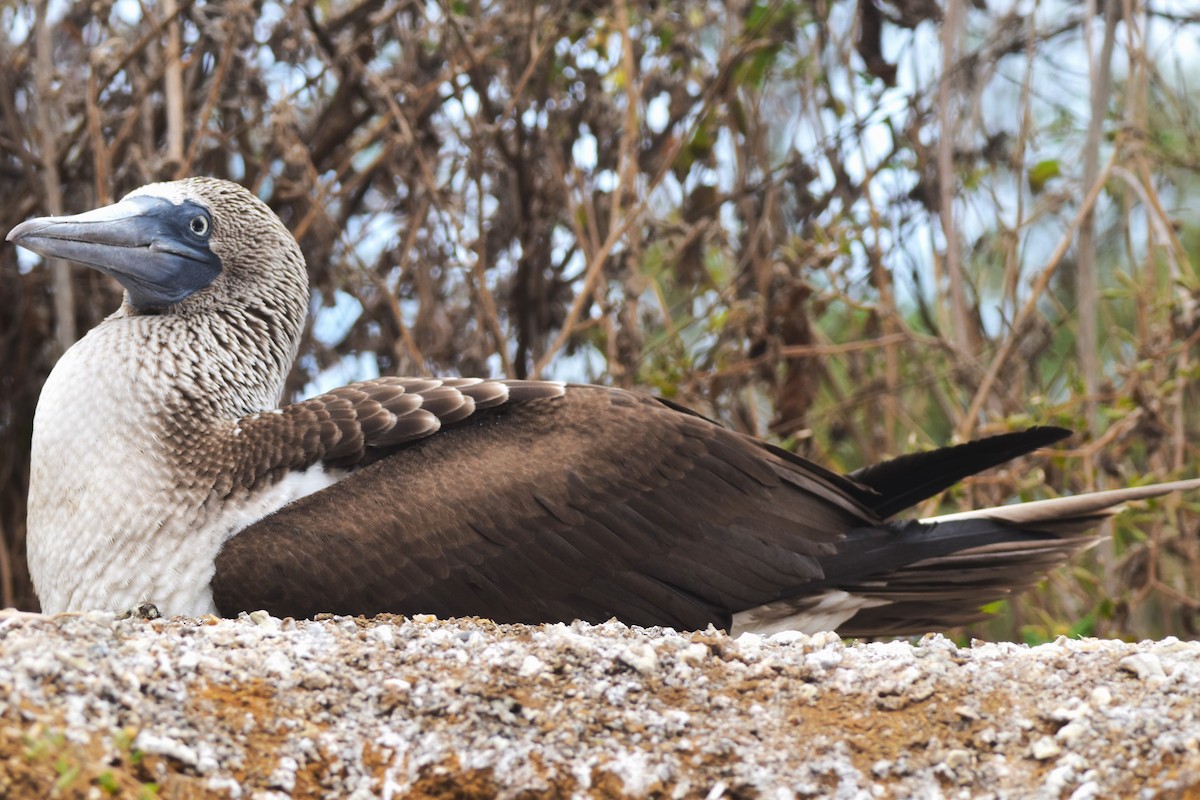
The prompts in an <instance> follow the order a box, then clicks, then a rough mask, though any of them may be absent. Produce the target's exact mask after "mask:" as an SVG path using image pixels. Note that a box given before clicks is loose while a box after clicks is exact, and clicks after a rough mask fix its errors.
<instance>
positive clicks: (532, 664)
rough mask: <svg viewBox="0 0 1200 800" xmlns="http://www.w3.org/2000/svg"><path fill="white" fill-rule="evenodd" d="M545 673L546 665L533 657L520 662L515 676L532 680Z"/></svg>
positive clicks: (529, 656)
mask: <svg viewBox="0 0 1200 800" xmlns="http://www.w3.org/2000/svg"><path fill="white" fill-rule="evenodd" d="M545 671H546V665H545V664H544V663H542V660H541V659H540V658H538V657H537V656H535V655H527V656H525V660H524V661H522V662H521V668H520V669H519V670H517V674H518V675H520V676H521V677H522V678H532V677H534V676H536V675H541V674H542V673H543V672H545Z"/></svg>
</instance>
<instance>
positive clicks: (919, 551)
mask: <svg viewBox="0 0 1200 800" xmlns="http://www.w3.org/2000/svg"><path fill="white" fill-rule="evenodd" d="M1194 489H1200V479H1196V480H1186V481H1174V482H1172V483H1160V484H1156V485H1153V486H1138V487H1133V488H1128V489H1116V490H1113V491H1107V492H1094V493H1091V494H1084V495H1076V496H1072V497H1060V498H1056V499H1053V500H1041V501H1036V502H1032V503H1021V504H1016V505H1009V506H1000V507H997V508H987V509H980V510H977V511H967V512H963V513H959V514H946V515H943V516H939V517H932V518H929V519H925V520H920V521H917V522H910V523H904V524H901V525H891V526H880V527H870V528H861V529H858V530H855V531H851V532H850V534H848V535H847V537H846V538H845V539H844V540H843V541H842V543H841V545H840V546H839V548H838V552H837V553H836V554H834V555H831V556H829V557H827V558H825V559H822V568H823V569H824V572H825V579H824V580H823V581H820V582H817V583H811V584H808V585H806V586H805V587H804V590H805V594H804V596H803V597H795V598H783V599H781V600H779V601H776V602H774V603H771V604H768V605H767V606H763V607H760V608H756V609H750V610H747V611H745V612H742V613H740V614H739V615H737V616H735V618H734V623H735V627H738V628H740V629H742V630H759V631H774V630H782V629H785V628H796V629H800V630H808V631H813V630H815V628H814V627H813V626H814V625H816V626H819V625H825V626H828V627H836V629H837V632H838V633H839V634H841V635H843V636H903V635H911V634H919V633H924V632H926V631H929V630H942V629H945V628H950V627H955V626H958V625H965V624H968V623H971V622H977V621H979V620H981V619H984V618H986V616H987V614H986V613H985V612H984V611H983V610H982V607H983V606H984V605H986V604H988V603H991V602H994V601H996V600H999V599H1002V598H1004V597H1007V596H1009V595H1011V594H1015V593H1018V592H1021V591H1023V590H1024V589H1027V588H1029V587H1031V586H1033V585H1034V584H1035V583H1037V582H1038V581H1039V580H1040V579H1041V578H1042V577H1043V576H1044V575H1045V574H1046V573H1047V572H1048V571H1049V570H1051V569H1053V568H1054V567H1056V566H1058V565H1060V564H1062V563H1063V562H1065V561H1067V559H1069V558H1070V557H1071V556H1072V555H1074V554H1075V553H1077V552H1079V551H1081V550H1085V549H1087V548H1089V547H1092V546H1094V545H1095V544H1096V543H1098V542H1099V541H1100V540H1101V539H1100V537H1098V536H1094V535H1091V534H1089V533H1088V531H1089V530H1090V529H1092V528H1094V527H1095V526H1096V525H1097V524H1098V523H1099V522H1102V521H1104V520H1105V519H1107V518H1108V517H1110V516H1112V515H1113V514H1115V513H1117V512H1118V511H1120V510H1121V508H1122V507H1123V505H1124V504H1126V503H1130V502H1134V501H1137V500H1145V499H1148V498H1152V497H1158V496H1161V495H1165V494H1169V493H1171V492H1180V491H1189V490H1194ZM816 600H820V603H819V604H818V603H816V602H815V601H816ZM818 612H819V613H818Z"/></svg>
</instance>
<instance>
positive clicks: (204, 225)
mask: <svg viewBox="0 0 1200 800" xmlns="http://www.w3.org/2000/svg"><path fill="white" fill-rule="evenodd" d="M188 227H189V228H190V229H191V231H192V233H194V234H196V235H197V236H199V237H201V238H204V237H205V236H208V229H209V223H208V217H206V216H204V215H203V214H197V215H196V216H194V217H192V219H191V221H189V222H188Z"/></svg>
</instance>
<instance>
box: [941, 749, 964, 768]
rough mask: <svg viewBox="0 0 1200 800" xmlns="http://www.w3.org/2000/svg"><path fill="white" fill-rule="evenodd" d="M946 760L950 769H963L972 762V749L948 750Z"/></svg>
mask: <svg viewBox="0 0 1200 800" xmlns="http://www.w3.org/2000/svg"><path fill="white" fill-rule="evenodd" d="M944 761H945V762H946V766H947V767H949V768H950V769H961V768H962V767H965V766H967V765H968V764H970V763H971V751H970V750H962V749H959V748H954V749H953V750H947V751H946V757H945V759H944Z"/></svg>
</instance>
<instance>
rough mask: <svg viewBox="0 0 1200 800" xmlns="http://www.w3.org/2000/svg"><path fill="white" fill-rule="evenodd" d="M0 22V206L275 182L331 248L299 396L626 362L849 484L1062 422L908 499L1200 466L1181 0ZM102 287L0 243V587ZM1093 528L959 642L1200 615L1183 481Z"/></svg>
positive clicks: (596, 1)
mask: <svg viewBox="0 0 1200 800" xmlns="http://www.w3.org/2000/svg"><path fill="white" fill-rule="evenodd" d="M0 31H3V32H4V33H0V230H3V231H7V230H8V229H9V228H11V227H12V226H13V225H15V224H16V223H18V222H20V221H21V220H24V219H26V218H28V217H30V216H33V215H42V214H53V213H73V212H78V211H83V210H86V209H90V208H92V207H95V206H97V205H100V204H103V203H108V202H111V201H113V200H115V199H117V198H119V197H120V196H121V195H123V194H124V193H125V192H127V191H129V190H130V189H133V188H135V187H137V186H140V185H142V184H144V183H148V182H151V181H155V180H165V179H172V178H175V177H181V176H185V175H193V174H205V175H216V176H221V177H227V178H231V179H233V180H236V181H239V182H241V183H243V184H245V185H247V186H250V187H252V188H253V190H254V191H256V192H257V193H258V194H259V195H260V196H261V197H263V198H264V199H265V200H267V201H268V202H269V203H270V204H271V205H272V206H273V207H274V208H275V209H276V210H277V211H278V212H279V214H280V215H281V216H282V217H283V218H284V220H285V221H286V222H287V224H288V225H289V226H290V227H291V229H292V230H293V231H294V232H295V233H296V235H297V237H298V238H299V240H300V241H301V244H302V246H303V248H304V251H305V253H306V255H307V258H308V262H309V267H310V271H311V275H312V283H313V315H312V324H311V326H310V328H309V331H308V334H307V336H306V339H305V342H304V345H303V351H302V358H301V359H300V361H299V363H298V364H297V367H296V369H295V371H294V373H293V375H292V376H291V379H290V383H289V389H288V392H289V393H290V394H292V395H294V396H299V395H301V394H307V393H311V392H313V391H317V390H319V389H321V388H325V387H328V386H330V385H334V384H338V383H341V382H344V381H346V380H351V379H354V378H357V377H370V376H373V375H375V374H378V373H384V374H389V373H404V374H426V373H431V374H471V375H501V374H503V375H509V376H515V377H525V376H543V377H558V378H566V379H570V380H582V381H591V382H600V383H611V384H614V385H619V386H627V387H634V386H637V387H645V388H647V389H649V390H652V391H655V392H658V393H662V394H665V395H669V396H672V397H675V398H676V399H678V400H680V401H682V402H684V403H686V404H688V405H691V406H693V407H695V408H697V409H698V410H701V411H703V412H705V413H707V414H710V415H713V416H716V417H717V418H719V419H721V420H722V421H723V422H725V423H726V424H728V425H730V426H732V427H734V428H738V429H741V430H745V431H750V432H753V433H755V434H757V435H760V436H768V437H773V438H774V439H776V440H777V441H780V442H782V443H783V444H784V445H785V446H788V447H791V448H794V449H795V450H797V451H798V452H801V453H803V454H804V455H806V456H809V457H811V458H813V459H815V460H818V461H820V462H823V463H826V464H831V465H833V466H835V467H837V468H840V469H843V470H851V469H854V468H856V467H858V466H861V465H863V464H866V463H870V462H874V461H877V460H880V459H883V458H886V457H888V456H893V455H897V454H899V453H903V452H908V451H911V450H914V449H919V448H927V447H934V446H938V445H942V444H946V443H949V442H951V441H955V440H959V439H966V438H970V437H973V436H978V435H983V434H987V433H995V432H998V431H1003V430H1008V429H1011V428H1014V427H1020V426H1026V425H1030V424H1039V423H1053V424H1060V425H1066V426H1068V427H1072V428H1074V429H1076V430H1078V431H1079V434H1078V435H1077V436H1076V437H1075V438H1074V439H1073V440H1071V441H1070V442H1069V443H1068V445H1067V446H1066V447H1064V448H1061V449H1058V450H1055V451H1052V452H1047V453H1043V454H1039V455H1037V456H1036V457H1031V458H1028V459H1025V460H1023V461H1021V462H1020V463H1016V464H1013V465H1012V466H1011V468H1009V469H1003V470H997V471H994V472H993V473H991V474H989V475H986V476H982V477H980V478H978V479H975V480H972V481H970V482H968V483H967V484H966V485H964V486H962V487H960V488H958V489H956V490H954V491H953V492H951V493H950V494H949V495H948V496H947V497H945V498H943V500H942V501H941V503H940V505H938V504H934V505H932V506H931V507H927V508H924V509H922V511H923V512H925V513H932V512H934V511H936V510H938V509H939V508H941V509H944V510H950V509H955V508H962V507H968V506H980V505H986V504H998V503H1003V502H1006V501H1009V500H1011V499H1013V498H1018V497H1019V498H1022V499H1034V498H1038V497H1044V496H1053V495H1055V494H1058V493H1065V492H1077V491H1083V490H1088V489H1094V488H1111V487H1113V486H1117V485H1124V484H1134V483H1142V482H1150V481H1156V480H1165V479H1170V478H1174V477H1182V476H1193V475H1195V474H1196V473H1197V434H1198V433H1200V404H1198V399H1200V397H1198V392H1197V387H1196V378H1197V376H1198V375H1200V350H1198V348H1197V342H1198V340H1200V282H1198V281H1197V275H1196V271H1195V268H1194V266H1193V264H1192V259H1191V257H1190V253H1193V252H1195V251H1196V248H1197V245H1198V243H1200V225H1198V224H1197V223H1198V220H1197V219H1196V214H1195V213H1194V204H1195V200H1194V197H1195V193H1196V191H1197V190H1198V189H1200V186H1198V181H1197V177H1198V174H1200V157H1198V156H1197V153H1200V118H1198V117H1197V114H1198V113H1200V96H1198V95H1197V91H1196V89H1195V85H1196V82H1197V80H1198V79H1200V70H1198V68H1200V52H1198V49H1200V48H1198V46H1197V42H1198V41H1200V36H1198V33H1200V9H1198V8H1197V6H1196V5H1195V4H1189V3H1183V2H1154V3H1151V2H1139V0H1095V1H1094V2H1088V3H1074V2H1057V1H1056V0H1043V2H1019V1H1017V0H993V1H991V2H984V1H983V0H972V2H966V1H965V0H943V2H934V0H823V2H812V3H810V2H800V1H799V0H732V2H714V1H713V0H676V1H675V2H671V3H659V2H651V1H650V0H645V1H639V0H616V1H615V2H606V1H605V0H585V1H584V2H573V3H570V2H480V1H478V0H423V1H422V0H323V1H322V2H294V3H281V2H275V1H274V0H229V1H228V2H220V3H213V2H200V0H164V2H161V3H154V2H150V0H142V1H141V2H139V0H115V1H114V0H92V2H78V3H67V2H44V1H43V2H21V1H20V0H17V1H16V2H8V3H5V4H4V5H3V7H2V8H0ZM119 302H120V296H119V293H118V287H117V285H116V283H115V282H113V281H111V280H109V279H108V278H106V277H104V276H102V275H100V274H99V273H96V272H92V271H89V270H85V269H81V268H78V267H72V266H70V265H67V264H48V265H43V264H42V263H40V262H39V261H38V260H37V259H35V258H33V257H32V256H30V254H28V253H20V254H19V253H18V252H17V251H16V249H15V248H13V247H11V246H7V247H4V248H0V537H2V538H3V545H4V546H3V547H0V601H2V602H3V604H4V605H17V606H20V607H24V608H35V607H36V599H35V598H34V596H33V593H32V591H31V587H30V585H29V581H28V576H27V574H26V572H25V567H24V551H23V531H24V528H23V526H24V518H25V508H24V504H25V493H26V487H27V482H28V449H29V437H30V428H31V421H32V417H33V410H34V406H35V403H36V400H37V396H38V392H39V390H40V387H41V385H42V382H43V380H44V378H45V376H46V374H47V373H48V371H49V370H50V368H51V366H52V365H53V363H54V361H55V359H56V358H57V357H58V356H59V355H60V354H61V353H62V351H63V350H64V348H66V347H68V346H69V345H70V343H71V342H72V341H74V340H75V339H76V338H78V337H79V336H81V335H82V334H83V333H84V332H86V331H87V330H88V329H89V328H90V327H92V326H93V325H95V324H96V323H97V322H98V321H99V320H100V319H102V318H103V317H104V316H105V315H106V314H108V313H110V312H111V311H112V310H113V309H115V308H116V307H117V306H118V304H119ZM1112 534H1113V535H1112V538H1111V540H1110V541H1108V542H1106V543H1104V544H1102V545H1101V546H1099V547H1098V548H1096V549H1095V550H1093V551H1091V552H1090V553H1089V554H1088V555H1087V556H1086V557H1085V558H1083V559H1081V560H1079V561H1077V562H1076V563H1074V564H1072V565H1070V566H1069V567H1066V568H1063V569H1062V570H1060V571H1059V572H1058V573H1057V574H1055V575H1053V576H1052V577H1051V578H1049V579H1048V580H1047V581H1045V582H1044V584H1043V586H1042V587H1041V588H1039V590H1038V591H1036V592H1033V593H1031V594H1029V595H1027V596H1026V597H1023V598H1021V599H1020V600H1019V601H1017V602H1013V603H1008V602H1005V603H1000V604H997V606H996V608H995V609H994V610H995V612H996V613H995V616H994V619H993V620H991V621H990V622H988V623H986V624H983V625H979V626H976V627H975V628H972V629H971V630H969V631H959V632H957V633H958V635H960V636H972V635H973V636H979V637H981V638H992V639H996V638H1007V639H1014V640H1018V641H1020V640H1026V641H1041V640H1044V639H1046V638H1050V637H1053V636H1056V635H1059V634H1064V633H1065V634H1073V635H1080V634H1094V635H1101V636H1120V637H1131V638H1144V637H1161V636H1163V635H1167V634H1175V635H1179V636H1194V635H1195V634H1196V631H1197V625H1198V623H1200V616H1198V612H1200V539H1198V534H1200V498H1196V497H1190V498H1172V499H1168V500H1164V501H1161V502H1157V503H1153V504H1150V505H1149V506H1146V507H1144V508H1141V509H1139V510H1136V511H1134V512H1131V513H1126V514H1125V515H1123V516H1122V517H1121V518H1120V519H1119V521H1118V522H1117V523H1116V524H1115V525H1114V526H1113V529H1112ZM63 546H64V547H70V546H71V543H70V542H63Z"/></svg>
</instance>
